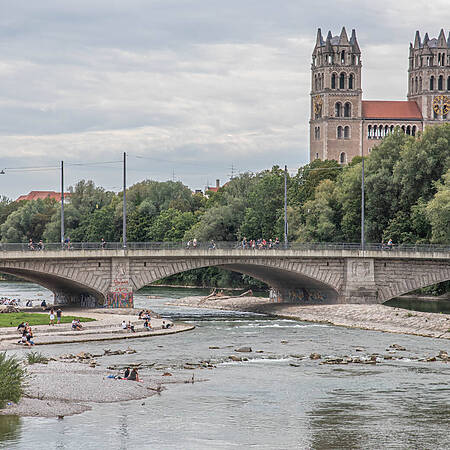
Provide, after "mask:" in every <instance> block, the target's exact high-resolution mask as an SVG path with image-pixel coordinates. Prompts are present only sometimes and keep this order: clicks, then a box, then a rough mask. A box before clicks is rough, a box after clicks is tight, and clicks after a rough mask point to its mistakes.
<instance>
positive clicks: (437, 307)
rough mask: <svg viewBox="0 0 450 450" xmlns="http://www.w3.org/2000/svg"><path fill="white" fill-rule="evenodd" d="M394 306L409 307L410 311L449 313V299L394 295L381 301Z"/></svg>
mask: <svg viewBox="0 0 450 450" xmlns="http://www.w3.org/2000/svg"><path fill="white" fill-rule="evenodd" d="M383 304H384V305H386V306H392V307H394V308H403V309H409V310H411V311H421V312H432V313H444V314H450V300H444V299H440V300H438V299H436V300H420V299H416V298H408V297H396V298H393V299H391V300H388V301H387V302H385V303H383Z"/></svg>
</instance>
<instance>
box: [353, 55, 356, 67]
mask: <svg viewBox="0 0 450 450" xmlns="http://www.w3.org/2000/svg"><path fill="white" fill-rule="evenodd" d="M355 64H356V57H355V55H352V66H354V65H355Z"/></svg>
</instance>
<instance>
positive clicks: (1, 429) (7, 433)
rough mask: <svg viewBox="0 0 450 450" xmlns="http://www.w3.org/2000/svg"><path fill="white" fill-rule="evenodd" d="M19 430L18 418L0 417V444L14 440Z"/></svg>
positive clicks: (19, 422)
mask: <svg viewBox="0 0 450 450" xmlns="http://www.w3.org/2000/svg"><path fill="white" fill-rule="evenodd" d="M21 428H22V420H21V418H20V417H19V416H0V442H3V441H13V440H15V439H16V438H17V437H19V436H20V433H21Z"/></svg>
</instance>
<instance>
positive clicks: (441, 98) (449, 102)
mask: <svg viewBox="0 0 450 450" xmlns="http://www.w3.org/2000/svg"><path fill="white" fill-rule="evenodd" d="M433 111H434V112H435V113H436V114H439V115H443V116H445V115H447V114H448V112H449V111H450V97H447V96H446V95H437V96H436V97H434V99H433Z"/></svg>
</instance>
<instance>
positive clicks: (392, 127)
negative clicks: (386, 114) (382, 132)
mask: <svg viewBox="0 0 450 450" xmlns="http://www.w3.org/2000/svg"><path fill="white" fill-rule="evenodd" d="M393 132H394V125H391V133H393Z"/></svg>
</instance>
